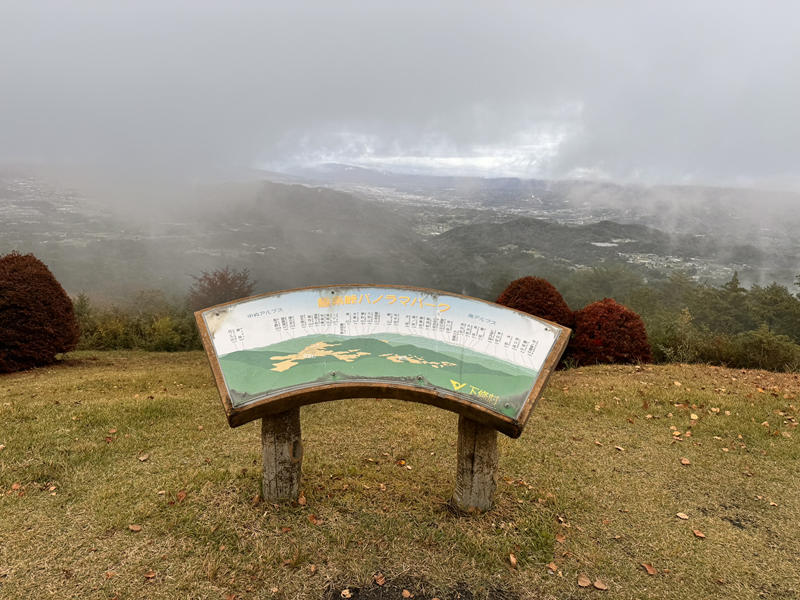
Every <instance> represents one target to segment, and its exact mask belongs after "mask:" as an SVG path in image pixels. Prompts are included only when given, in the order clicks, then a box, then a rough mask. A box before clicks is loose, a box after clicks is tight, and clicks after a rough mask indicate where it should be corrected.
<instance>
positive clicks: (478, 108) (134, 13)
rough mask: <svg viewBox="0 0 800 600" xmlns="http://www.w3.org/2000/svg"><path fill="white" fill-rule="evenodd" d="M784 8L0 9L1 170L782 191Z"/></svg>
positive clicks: (792, 75)
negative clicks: (394, 177)
mask: <svg viewBox="0 0 800 600" xmlns="http://www.w3.org/2000/svg"><path fill="white" fill-rule="evenodd" d="M799 75H800V2H796V1H786V2H781V1H778V0H771V1H770V2H760V1H753V2H736V1H732V0H725V1H720V2H700V1H692V2H688V1H687V2H679V1H675V0H672V1H666V2H644V1H641V0H636V1H632V2H615V1H611V0H606V1H602V2H596V1H595V2H567V1H563V0H559V1H553V2H535V1H532V0H524V1H519V2H510V1H505V2H480V3H479V2H469V1H464V0H459V1H457V2H436V1H433V0H430V1H424V2H416V1H411V0H397V1H394V2H390V1H384V0H368V1H362V2H348V1H345V0H325V1H322V2H304V1H283V2H275V3H272V2H238V1H231V0H226V1H222V0H220V1H219V2H217V3H211V2H200V1H192V2H170V1H148V0H138V1H136V2H133V1H129V2H112V1H103V2H101V1H95V2H84V3H79V2H66V1H60V2H50V3H48V2H37V1H33V0H31V1H14V2H6V1H4V0H0V158H3V159H39V160H52V159H56V160H76V161H103V162H123V163H131V164H153V163H157V164H160V165H175V166H176V167H177V166H181V165H194V166H201V167H205V166H217V167H218V166H227V165H248V166H265V167H272V168H280V167H283V166H288V165H292V164H309V163H315V162H324V161H337V162H348V163H354V164H362V165H373V166H382V167H388V168H393V169H395V170H409V169H414V170H420V171H429V170H433V169H438V170H441V171H442V172H448V173H471V174H475V173H480V174H486V175H504V174H513V175H518V176H525V177H546V178H563V177H585V178H590V179H610V180H612V181H623V182H625V181H636V182H643V183H711V184H726V185H747V186H766V187H775V188H786V189H795V190H796V189H800V76H799Z"/></svg>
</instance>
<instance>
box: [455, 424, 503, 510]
mask: <svg viewBox="0 0 800 600" xmlns="http://www.w3.org/2000/svg"><path fill="white" fill-rule="evenodd" d="M497 461H498V455H497V431H496V430H495V429H493V428H491V427H486V426H485V425H481V424H480V423H477V422H475V421H473V420H472V419H468V418H467V417H464V416H459V417H458V453H457V457H456V491H455V493H454V494H453V500H454V501H455V503H456V505H458V507H459V508H461V509H463V510H469V509H470V508H471V507H473V506H474V507H475V508H477V509H478V510H481V511H486V510H489V509H490V508H491V507H492V497H493V496H494V491H495V489H496V488H497Z"/></svg>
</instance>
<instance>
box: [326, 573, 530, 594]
mask: <svg viewBox="0 0 800 600" xmlns="http://www.w3.org/2000/svg"><path fill="white" fill-rule="evenodd" d="M434 590H435V588H434V587H433V586H432V585H430V584H429V583H428V582H426V581H424V580H422V579H415V578H410V577H405V578H402V579H398V580H395V581H387V582H386V583H384V584H383V585H378V584H377V583H373V584H372V585H370V586H368V587H362V588H358V587H348V586H345V585H333V586H331V587H329V588H328V590H327V591H326V592H325V595H324V596H323V600H341V599H342V598H353V599H358V600H390V599H391V600H398V599H400V600H402V599H404V598H412V599H413V600H435V599H437V598H438V600H474V599H476V598H492V599H493V600H519V595H518V594H515V593H514V592H511V591H509V590H507V589H502V588H500V589H491V590H484V589H481V590H479V591H478V592H477V593H474V592H473V591H471V590H469V589H467V587H466V585H464V584H459V585H457V586H455V587H454V588H451V589H448V590H446V591H444V592H442V591H439V592H436V591H434Z"/></svg>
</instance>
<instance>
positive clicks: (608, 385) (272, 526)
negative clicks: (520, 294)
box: [0, 353, 800, 599]
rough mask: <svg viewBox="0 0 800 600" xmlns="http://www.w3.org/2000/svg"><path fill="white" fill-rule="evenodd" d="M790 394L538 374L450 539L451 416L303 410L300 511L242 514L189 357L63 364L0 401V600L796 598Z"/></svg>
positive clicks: (211, 410) (646, 375) (243, 494)
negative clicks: (524, 410) (593, 584)
mask: <svg viewBox="0 0 800 600" xmlns="http://www.w3.org/2000/svg"><path fill="white" fill-rule="evenodd" d="M734 378H735V380H734ZM675 381H679V382H680V383H681V385H680V386H678V385H675V383H674V382H675ZM723 388H724V390H723ZM759 389H760V390H763V391H759ZM798 390H800V381H798V378H797V376H796V375H791V374H789V375H784V374H772V373H762V372H754V371H749V372H746V373H744V372H740V371H730V370H725V369H712V368H709V367H706V366H679V365H675V366H667V367H652V368H645V369H641V370H639V369H635V368H633V367H623V368H609V367H605V368H601V367H598V368H584V369H579V370H572V371H567V372H561V373H557V374H556V375H555V376H554V377H553V379H552V381H551V384H550V387H549V388H548V390H547V391H546V393H545V398H546V399H545V400H543V401H542V402H541V404H540V406H538V407H537V408H536V410H535V411H534V412H533V416H532V418H531V421H530V423H529V424H528V427H527V429H526V432H525V434H524V435H523V436H522V437H521V438H520V439H519V440H510V439H507V438H505V437H503V436H500V437H501V445H500V451H501V458H500V475H501V480H500V484H499V486H498V491H497V495H496V505H497V506H496V509H495V510H493V511H491V512H489V513H486V514H482V515H477V516H476V515H473V516H464V515H458V514H455V513H454V512H453V511H452V510H450V509H449V508H448V504H447V500H448V499H449V497H450V494H451V493H452V488H453V475H454V470H455V445H454V444H455V436H456V417H455V415H452V414H450V413H446V412H444V411H440V410H438V409H434V408H430V407H427V406H420V405H414V404H404V403H400V402H395V401H389V400H382V401H380V402H376V401H374V400H373V401H367V400H356V401H344V402H336V403H330V404H322V405H317V406H313V407H307V408H304V409H303V410H302V421H303V437H304V441H305V446H306V457H305V460H304V464H303V470H304V473H303V477H304V481H303V488H304V490H305V496H306V498H307V504H306V506H291V505H289V504H285V505H281V506H274V505H265V504H264V503H260V504H253V503H252V499H253V498H254V497H255V496H257V495H258V493H259V483H260V478H259V475H260V454H259V452H260V446H259V436H258V433H259V432H258V429H257V426H256V424H249V425H246V426H244V427H241V428H239V429H236V430H230V429H229V428H228V426H227V424H226V422H225V420H224V417H223V412H222V410H221V405H220V403H219V399H218V397H217V392H216V389H215V388H214V387H213V382H212V379H211V375H210V371H209V369H208V366H207V363H206V360H205V357H204V356H203V355H201V354H199V353H188V354H175V355H164V354H135V353H131V354H126V353H95V354H92V353H82V354H76V355H72V356H70V357H69V358H68V359H67V360H65V361H64V362H63V363H62V364H60V365H59V366H57V367H54V368H50V369H42V370H37V371H33V372H28V373H23V374H17V375H11V376H3V377H2V378H0V445H4V446H5V449H3V450H0V597H3V598H26V597H36V598H41V597H48V596H50V597H56V598H68V597H82V598H84V597H85V598H113V597H115V596H118V597H119V598H121V599H122V598H170V599H172V598H214V599H223V598H230V597H231V595H234V594H235V596H236V597H237V598H240V599H245V598H320V597H323V596H324V595H325V594H326V593H327V594H328V595H329V596H332V597H339V595H340V594H339V592H340V590H341V589H343V588H344V587H346V586H347V587H349V589H351V590H355V588H357V587H358V588H361V590H362V594H364V593H366V592H367V590H368V589H370V588H373V589H374V588H375V587H376V586H375V585H374V583H372V581H373V576H374V575H375V574H376V573H378V572H381V573H383V574H384V575H385V577H386V579H387V580H388V581H389V583H392V582H395V583H397V582H401V583H402V584H403V586H406V587H408V588H409V589H411V591H412V592H413V593H415V594H416V595H415V598H418V599H419V598H430V597H432V596H433V595H438V596H439V597H440V598H449V597H455V595H454V594H455V593H454V592H453V590H455V589H458V590H459V591H461V593H462V597H463V596H469V594H467V593H466V592H467V591H471V592H472V593H474V595H475V597H489V598H493V597H505V598H516V597H520V598H584V597H589V596H598V595H600V596H602V595H603V594H606V595H608V596H609V597H614V598H690V597H691V598H707V597H721V598H733V597H735V598H762V597H775V598H789V597H797V595H798V594H800V583H799V582H800V566H798V565H800V561H798V559H800V546H798V544H797V522H798V517H800V497H799V496H798V494H797V489H798V487H799V485H798V484H800V481H798V480H799V479H800V477H799V473H798V471H799V470H798V460H797V459H798V444H797V438H798V436H800V432H799V433H796V431H795V430H794V429H793V425H794V424H795V423H796V421H794V417H796V412H795V409H794V406H797V404H798V401H797V400H796V397H797V393H798ZM676 404H678V405H682V406H676ZM683 405H685V406H683ZM712 408H713V409H717V408H718V409H719V412H716V411H712V410H711V409H712ZM726 411H728V412H730V414H726ZM778 412H780V413H783V414H778ZM693 413H694V414H695V415H697V417H698V419H697V420H696V423H695V424H694V425H693V426H691V434H692V435H691V436H690V437H689V436H687V435H686V431H687V429H689V428H690V417H691V415H692V414H693ZM648 415H651V417H652V418H647V416H648ZM670 415H671V416H670ZM764 421H767V422H769V427H767V426H765V425H762V424H761V423H762V422H764ZM200 426H202V429H200ZM670 426H674V427H676V428H677V430H678V431H680V432H681V433H682V435H681V436H680V437H681V439H682V441H675V440H673V437H674V436H673V431H672V430H670ZM111 430H116V432H114V433H110V431H111ZM739 436H741V437H739ZM717 438H719V439H717ZM598 443H599V444H598ZM600 444H602V445H600ZM615 446H619V447H620V448H623V449H624V450H618V449H615ZM723 448H727V449H728V451H727V452H725V451H723ZM144 454H148V455H149V457H148V458H147V460H145V461H140V460H139V457H141V456H142V455H144ZM681 458H688V459H689V461H690V462H691V464H690V465H688V466H684V465H682V464H681V462H680V459H681ZM400 459H403V460H405V461H406V462H407V464H408V465H410V466H411V467H412V468H411V469H407V468H405V467H401V466H396V461H398V460H400ZM14 484H19V486H20V487H19V489H13V488H14V487H16V486H15V485H14ZM51 488H53V489H52V490H51ZM181 491H185V494H186V495H185V498H184V499H183V500H182V501H179V498H182V497H183V495H182V494H181V495H180V496H179V492H181ZM159 492H164V493H162V494H159ZM773 504H774V505H773ZM678 512H682V513H686V514H687V515H688V516H689V519H688V520H682V519H679V518H677V517H676V516H675V515H676V513H678ZM311 514H314V515H316V516H317V517H318V518H320V519H322V523H321V524H317V525H314V524H312V523H311V521H310V520H309V515H311ZM130 524H137V525H141V527H142V530H141V531H140V532H138V533H135V532H133V531H131V530H130V529H129V527H128V526H129V525H130ZM286 528H291V530H288V531H287V530H286ZM694 529H697V530H699V531H702V532H703V533H704V534H705V536H706V538H705V539H700V538H697V537H695V535H694V534H693V533H692V530H694ZM561 535H564V536H566V538H565V539H564V540H563V543H562V542H560V541H557V539H561V537H560V536H561ZM557 536H558V538H557ZM512 552H513V553H514V554H515V555H516V557H517V559H518V561H519V564H518V566H517V568H516V569H512V568H511V565H510V563H509V558H508V557H509V553H512ZM553 561H554V562H555V563H556V565H557V570H558V572H557V573H554V574H549V573H548V569H547V567H546V565H547V564H548V563H551V562H553ZM640 563H649V564H652V565H653V567H654V568H655V569H657V570H658V574H657V575H654V576H650V575H647V573H646V571H645V569H644V568H643V567H642V566H641V564H640ZM312 565H314V567H315V573H312V568H311V566H312ZM667 571H668V572H667ZM559 573H560V574H559ZM581 573H585V574H587V575H588V576H589V577H590V578H591V579H592V581H594V580H595V579H600V580H602V581H603V582H604V583H605V585H607V586H608V587H609V591H608V592H601V591H598V590H595V589H593V588H589V589H581V588H579V587H578V586H577V583H576V580H577V576H578V575H579V574H581ZM146 574H147V575H150V574H152V575H153V577H151V578H146ZM387 585H388V584H387ZM273 590H277V591H273Z"/></svg>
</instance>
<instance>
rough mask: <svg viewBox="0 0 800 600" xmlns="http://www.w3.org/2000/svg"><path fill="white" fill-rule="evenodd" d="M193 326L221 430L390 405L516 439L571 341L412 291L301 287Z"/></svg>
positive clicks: (228, 307) (551, 328) (213, 314)
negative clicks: (406, 404)
mask: <svg viewBox="0 0 800 600" xmlns="http://www.w3.org/2000/svg"><path fill="white" fill-rule="evenodd" d="M195 317H196V319H197V324H198V326H199V328H200V333H201V336H202V339H203V344H204V346H205V349H206V352H207V353H208V357H209V360H210V362H211V368H212V370H213V371H214V376H215V378H216V383H217V387H218V389H219V392H220V396H221V398H222V402H223V405H224V407H225V413H226V414H227V417H228V423H229V424H230V426H231V427H236V426H238V425H242V424H244V423H247V422H249V421H253V420H255V419H260V418H263V417H265V416H270V415H275V414H278V413H281V412H284V411H287V410H290V409H293V408H297V407H300V406H304V405H307V404H314V403H317V402H326V401H329V400H340V399H345V398H397V399H399V400H410V401H413V402H422V403H425V404H431V405H433V406H438V407H440V408H444V409H447V410H450V411H453V412H456V413H459V414H461V415H463V416H465V417H468V418H470V419H472V420H474V421H477V422H478V423H482V424H484V425H487V426H489V427H493V428H495V429H497V430H498V431H500V432H502V433H505V434H506V435H508V436H510V437H514V438H515V437H519V435H520V434H521V433H522V430H523V429H524V427H525V423H526V422H527V420H528V417H529V415H530V412H531V410H532V409H533V406H534V404H535V402H536V400H537V399H538V397H539V395H540V394H541V392H542V390H543V389H544V386H545V384H546V382H547V379H548V377H549V376H550V373H551V371H552V370H553V369H554V368H555V365H556V364H557V362H558V360H559V358H560V357H561V355H562V354H563V352H564V349H565V348H566V345H567V342H568V341H569V334H570V330H569V329H567V328H565V327H562V326H560V325H557V324H555V323H551V322H549V321H545V320H542V319H537V318H534V317H532V316H530V315H528V314H525V313H522V312H519V311H516V310H512V309H509V308H505V307H503V306H499V305H497V304H494V303H491V302H485V301H483V300H476V299H475V298H468V297H465V296H458V295H454V294H446V293H444V292H438V291H435V290H429V289H422V288H411V287H383V286H328V287H313V288H303V289H299V290H290V291H286V292H278V293H274V294H265V295H262V296H254V297H251V298H245V299H243V300H237V301H235V302H229V303H227V304H220V305H218V306H214V307H212V308H208V309H205V310H202V311H198V312H196V313H195Z"/></svg>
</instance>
